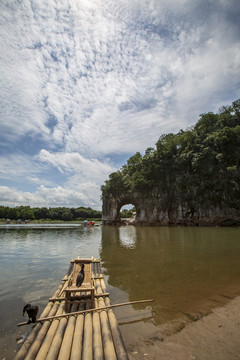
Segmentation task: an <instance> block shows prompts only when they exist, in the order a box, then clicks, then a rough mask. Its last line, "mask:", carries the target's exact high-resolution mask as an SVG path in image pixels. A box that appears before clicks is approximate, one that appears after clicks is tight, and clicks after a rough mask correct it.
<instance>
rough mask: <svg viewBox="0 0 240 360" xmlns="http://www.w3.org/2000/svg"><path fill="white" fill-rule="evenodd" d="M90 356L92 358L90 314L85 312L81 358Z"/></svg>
mask: <svg viewBox="0 0 240 360" xmlns="http://www.w3.org/2000/svg"><path fill="white" fill-rule="evenodd" d="M87 307H89V303H87ZM87 310H88V309H87ZM92 358H93V349H92V314H91V313H87V314H85V320H84V334H83V349H82V359H83V360H92Z"/></svg>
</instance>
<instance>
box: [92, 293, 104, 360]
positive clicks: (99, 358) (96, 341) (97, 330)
mask: <svg viewBox="0 0 240 360" xmlns="http://www.w3.org/2000/svg"><path fill="white" fill-rule="evenodd" d="M95 307H96V308H97V307H98V301H97V300H96V299H95ZM93 358H94V360H103V345H102V334H101V325H100V315H99V313H98V312H94V313H93Z"/></svg>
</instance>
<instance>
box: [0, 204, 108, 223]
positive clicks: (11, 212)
mask: <svg viewBox="0 0 240 360" xmlns="http://www.w3.org/2000/svg"><path fill="white" fill-rule="evenodd" d="M101 217H102V212H101V211H97V210H93V209H91V208H90V207H88V208H85V207H79V208H71V209H69V208H66V207H56V208H49V209H48V208H46V207H42V208H31V207H30V206H18V207H13V208H12V207H8V206H0V219H12V220H18V219H21V220H33V219H36V220H41V219H50V220H63V221H71V220H82V219H100V218H101Z"/></svg>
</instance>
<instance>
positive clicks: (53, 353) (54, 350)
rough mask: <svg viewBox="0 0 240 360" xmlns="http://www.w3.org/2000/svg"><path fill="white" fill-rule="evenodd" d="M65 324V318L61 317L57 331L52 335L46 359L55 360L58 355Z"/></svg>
mask: <svg viewBox="0 0 240 360" xmlns="http://www.w3.org/2000/svg"><path fill="white" fill-rule="evenodd" d="M66 325H67V318H61V320H60V321H59V325H58V328H57V331H56V333H55V335H54V338H53V341H52V344H51V347H50V349H49V351H48V354H47V357H46V360H55V359H57V357H58V353H59V350H60V347H61V344H62V339H63V336H64V331H65V328H66Z"/></svg>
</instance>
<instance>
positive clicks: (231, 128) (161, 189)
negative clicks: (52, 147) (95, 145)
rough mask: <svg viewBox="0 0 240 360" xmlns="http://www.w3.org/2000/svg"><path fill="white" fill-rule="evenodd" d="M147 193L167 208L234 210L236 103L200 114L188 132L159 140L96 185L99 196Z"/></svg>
mask: <svg viewBox="0 0 240 360" xmlns="http://www.w3.org/2000/svg"><path fill="white" fill-rule="evenodd" d="M152 191H156V193H161V194H162V195H163V196H164V198H165V199H166V206H167V207H168V208H171V205H172V204H173V203H175V204H176V202H181V203H183V202H186V203H188V205H189V204H190V205H191V201H192V200H193V199H194V202H195V203H196V202H198V203H199V204H203V203H206V202H207V203H211V204H213V205H214V206H221V205H222V203H224V202H225V203H227V204H228V206H230V207H234V208H236V207H239V206H240V204H239V201H240V100H237V101H235V102H233V103H232V105H231V106H229V107H223V108H221V109H220V111H219V113H217V114H214V113H212V112H210V113H207V114H202V115H200V119H199V121H198V122H197V124H196V125H195V126H194V127H192V128H191V129H187V130H185V131H183V130H181V131H179V132H178V133H177V134H172V133H171V134H167V135H162V136H161V137H160V138H159V140H158V142H157V143H156V148H155V149H154V148H148V149H147V150H146V152H145V154H144V155H143V156H142V155H141V154H140V153H139V152H138V153H136V154H135V155H134V156H132V157H130V158H129V160H128V161H127V164H126V165H124V166H123V167H122V168H121V169H120V170H119V171H117V172H114V173H112V174H110V176H109V180H107V181H106V182H105V184H104V185H103V186H102V196H105V195H108V194H113V195H118V194H121V193H122V192H141V193H147V192H151V193H152ZM178 200H179V201H178Z"/></svg>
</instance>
